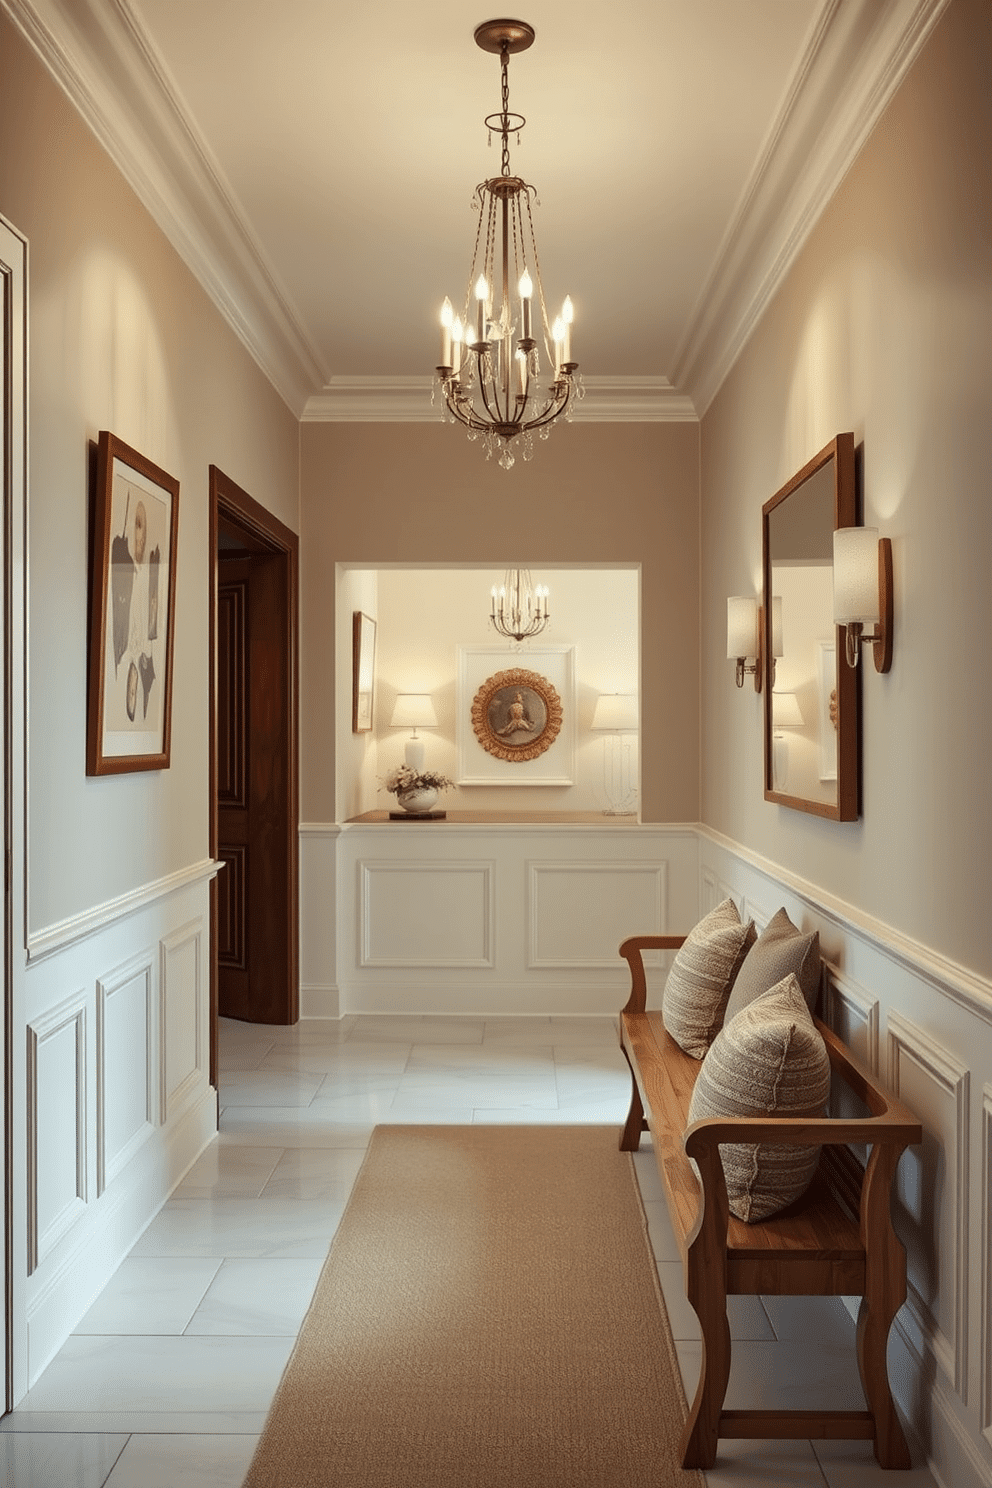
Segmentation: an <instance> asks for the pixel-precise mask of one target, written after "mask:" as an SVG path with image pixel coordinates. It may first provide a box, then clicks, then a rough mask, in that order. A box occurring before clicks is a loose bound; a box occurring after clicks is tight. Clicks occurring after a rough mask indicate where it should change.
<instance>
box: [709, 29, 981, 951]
mask: <svg viewBox="0 0 992 1488" xmlns="http://www.w3.org/2000/svg"><path fill="white" fill-rule="evenodd" d="M990 55H992V8H990V7H989V6H988V4H987V3H985V0H955V3H954V4H952V5H951V6H950V7H949V9H948V11H947V13H946V14H945V16H944V17H943V19H942V21H941V22H940V24H939V26H938V28H937V30H936V32H935V34H934V36H933V37H932V39H931V40H930V42H929V43H928V45H927V47H926V49H925V51H924V53H923V55H922V57H921V59H920V60H919V62H918V63H917V65H916V66H915V67H914V69H913V71H912V72H911V74H910V75H909V77H908V79H907V81H906V82H905V84H904V85H903V87H902V88H901V89H900V91H899V93H898V94H897V96H896V98H895V99H894V101H893V103H892V104H891V105H890V107H889V109H888V111H887V113H886V114H885V115H884V117H883V118H882V120H881V122H880V124H879V125H878V127H877V128H876V130H875V132H874V134H873V135H872V137H871V139H870V140H869V142H868V144H867V146H866V148H865V149H864V150H863V152H862V154H861V155H860V156H859V158H858V160H857V161H856V163H855V165H854V167H853V169H852V170H851V172H850V173H849V175H848V177H847V178H846V179H845V181H844V182H843V184H842V186H841V188H840V190H839V191H838V193H837V195H836V196H835V198H834V200H833V201H832V202H831V204H830V206H829V208H828V209H827V211H826V213H825V214H824V216H823V218H822V219H821V221H820V223H819V224H818V226H817V228H816V229H815V231H814V233H813V235H812V237H811V238H810V240H809V242H808V243H807V244H806V246H805V248H804V249H803V251H802V253H801V255H800V258H799V260H798V262H797V263H796V265H795V267H794V268H793V270H792V272H791V273H790V274H789V276H788V279H787V281H786V282H785V284H784V285H783V287H782V288H781V290H780V291H779V293H778V295H777V297H776V299H775V300H774V301H773V303H772V305H771V307H770V309H769V310H768V311H767V313H766V314H765V315H764V317H763V318H762V320H761V322H760V324H759V326H758V329H757V331H756V333H755V334H754V336H753V337H752V340H751V342H750V344H749V345H748V347H747V349H746V351H745V353H744V355H743V356H742V357H741V359H740V360H739V362H738V363H737V365H736V366H735V368H734V370H733V372H732V373H731V375H730V377H729V378H728V379H727V381H726V383H725V384H724V386H723V388H722V390H721V391H720V393H719V395H718V396H717V398H716V399H715V401H714V403H713V405H712V406H711V408H710V409H709V411H708V413H707V414H706V416H705V418H704V420H703V424H702V436H701V437H702V476H701V483H702V571H703V575H704V579H703V600H702V657H703V728H702V739H703V784H702V818H703V820H704V822H705V823H706V824H707V825H709V826H710V827H713V828H715V829H716V830H718V831H719V832H721V833H724V834H725V835H726V836H728V837H729V838H731V839H732V840H733V841H734V842H736V843H739V844H742V845H744V846H745V847H746V848H748V849H749V850H751V851H753V852H755V853H758V854H760V855H762V856H763V857H765V858H767V859H769V860H770V861H771V862H772V863H774V864H778V865H780V866H782V867H783V868H786V869H788V870H790V871H791V872H793V873H795V874H797V875H800V876H801V877H803V878H805V879H807V880H810V881H811V882H812V883H813V884H814V885H817V886H819V887H820V888H821V889H823V890H825V891H826V892H828V893H830V894H832V895H835V896H837V898H839V899H841V900H843V901H845V902H847V903H848V904H850V905H851V906H853V907H854V909H855V910H864V911H866V912H867V913H868V914H870V915H873V916H875V917H877V918H878V919H880V920H881V921H883V922H884V923H887V924H888V925H890V926H892V927H893V928H894V929H895V930H897V931H900V932H902V933H903V934H905V935H907V936H909V937H911V938H913V939H914V940H918V941H920V942H922V943H923V944H924V945H925V946H928V947H930V948H932V949H933V950H936V951H937V952H939V953H941V954H943V955H944V956H946V957H948V958H950V959H951V960H952V961H956V962H958V963H960V964H962V965H963V966H964V967H966V968H970V969H972V970H974V971H977V972H979V973H981V974H983V975H986V976H987V975H988V974H989V973H990V972H992V936H990V934H989V925H988V911H987V906H986V903H985V900H986V898H987V896H986V894H985V892H984V888H985V885H986V884H987V882H988V854H989V843H990V840H992V831H990V829H992V787H990V775H989V766H988V752H989V737H990V729H992V704H990V691H992V690H990V687H989V681H988V677H989V670H988V649H989V642H990V637H992V625H990V620H992V602H990V579H989V574H990V571H992V503H990V499H989V489H990V480H989V471H990V468H992V409H990V388H992V365H990V363H992V295H990V243H992V207H990V203H992V192H990V182H989V160H990V158H992V91H990V89H989V82H988V59H989V56H990ZM846 429H850V430H853V431H854V436H855V443H856V445H857V446H859V447H860V452H861V455H862V469H863V489H864V515H865V522H866V524H867V525H877V526H878V527H879V528H880V529H881V531H882V533H883V534H886V535H888V536H890V537H891V538H892V541H893V552H894V566H895V605H896V613H895V657H894V662H893V667H892V671H891V673H890V674H889V675H887V676H884V677H883V676H879V675H878V674H876V673H875V672H874V670H873V669H872V668H871V664H870V662H869V669H868V671H867V672H866V675H865V677H864V691H863V701H864V707H863V739H864V745H863V760H864V776H863V778H864V813H863V817H862V819H861V820H860V821H859V822H856V823H852V824H849V825H840V824H837V823H832V822H821V821H818V820H815V819H813V818H811V817H807V816H804V815H801V814H799V813H796V812H793V811H789V810H787V809H785V808H782V807H778V806H774V805H771V804H769V803H766V802H765V801H764V800H763V798H762V764H761V700H760V699H759V698H757V697H756V696H755V694H754V692H753V691H750V690H749V689H748V688H745V689H744V691H743V692H738V691H737V690H736V689H735V687H734V686H733V682H732V677H731V670H730V663H729V662H727V661H726V660H725V659H724V652H725V650H726V646H725V637H726V628H725V627H726V620H725V616H726V597H727V595H729V594H739V593H744V592H746V591H749V590H751V591H756V589H757V585H758V583H759V580H760V571H761V506H762V503H763V502H764V501H766V500H767V499H768V497H769V496H771V495H772V494H773V493H774V492H775V491H776V490H777V489H778V487H779V486H780V485H781V484H782V483H783V482H784V481H785V480H786V479H787V478H788V477H789V476H790V475H792V474H793V472H794V471H796V470H797V469H798V468H799V467H800V466H801V465H802V464H803V463H804V462H805V461H806V460H807V459H809V457H810V456H811V455H813V454H815V453H816V451H817V450H819V449H820V448H822V447H823V446H824V445H825V444H826V443H827V442H828V441H829V440H830V439H831V438H832V437H833V436H834V435H835V434H836V433H838V432H839V431H840V430H846Z"/></svg>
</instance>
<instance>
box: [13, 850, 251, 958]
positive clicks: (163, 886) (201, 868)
mask: <svg viewBox="0 0 992 1488" xmlns="http://www.w3.org/2000/svg"><path fill="white" fill-rule="evenodd" d="M223 866H224V865H223V864H222V863H219V862H217V861H216V860H214V859H213V858H204V859H203V860H202V862H199V863H192V864H190V866H189V867H188V868H180V869H179V871H178V872H177V873H170V874H168V875H167V876H166V877H165V878H159V879H156V880H154V882H152V883H147V884H141V885H140V886H139V887H138V888H136V889H131V890H129V891H128V893H126V894H121V895H120V896H119V897H118V898H116V899H108V900H106V901H105V902H104V903H103V904H97V905H95V906H94V907H93V908H92V909H86V910H84V911H83V912H82V914H78V915H73V916H71V918H69V919H67V920H60V921H59V923H58V924H56V925H49V926H48V927H47V929H44V930H38V931H35V932H34V933H33V934H29V936H28V942H27V953H28V960H29V961H31V962H34V961H41V960H42V959H43V958H44V957H46V956H54V955H55V954H56V953H57V952H59V951H65V950H68V948H69V947H70V946H73V945H76V944H78V942H79V941H81V940H85V939H86V937H87V936H90V935H95V934H97V932H98V931H100V930H105V929H106V928H107V926H108V925H112V924H113V923H114V922H115V921H117V920H122V919H124V918H125V917H126V916H127V915H133V914H137V912H138V910H140V909H146V908H147V906H148V905H149V904H154V903H155V901H156V900H157V899H164V898H165V897H166V895H167V894H175V893H178V892H179V890H180V889H188V888H189V887H190V886H191V885H193V884H198V883H205V882H207V881H208V880H210V879H211V878H215V877H216V876H217V874H218V873H219V872H220V870H221V868H222V867H223Z"/></svg>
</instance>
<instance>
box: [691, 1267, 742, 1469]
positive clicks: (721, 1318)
mask: <svg viewBox="0 0 992 1488" xmlns="http://www.w3.org/2000/svg"><path fill="white" fill-rule="evenodd" d="M687 1290H688V1296H689V1301H690V1302H691V1303H692V1306H693V1308H694V1310H695V1313H696V1316H697V1317H698V1318H699V1326H700V1328H701V1329H702V1334H703V1350H702V1358H701V1360H700V1365H699V1384H698V1385H697V1387H696V1397H695V1399H694V1400H693V1402H692V1408H691V1410H690V1411H689V1419H688V1420H687V1421H686V1424H685V1430H684V1431H683V1433H682V1466H683V1467H686V1468H689V1467H698V1468H708V1467H712V1466H713V1464H714V1462H715V1461H716V1449H717V1442H718V1440H719V1436H720V1414H721V1412H722V1410H723V1401H724V1396H725V1395H726V1393H727V1382H728V1380H729V1379H730V1348H731V1345H730V1324H729V1322H728V1321H727V1294H726V1292H725V1291H724V1290H723V1288H722V1287H721V1286H720V1285H719V1282H718V1281H709V1280H708V1281H705V1282H704V1283H703V1284H702V1285H701V1286H700V1285H699V1283H698V1280H697V1284H696V1285H692V1284H690V1286H689V1287H688V1289H687Z"/></svg>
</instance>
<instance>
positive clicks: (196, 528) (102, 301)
mask: <svg viewBox="0 0 992 1488" xmlns="http://www.w3.org/2000/svg"><path fill="white" fill-rule="evenodd" d="M0 138H2V140H3V150H2V151H0V211H2V212H3V214H4V216H5V217H6V218H7V219H8V220H9V221H10V222H11V223H12V224H13V225H14V226H15V227H16V228H17V229H18V230H19V231H20V232H21V233H23V234H24V235H25V236H26V237H27V238H28V239H29V243H30V248H29V274H30V280H29V283H30V307H31V308H30V358H31V362H30V394H29V395H30V429H29V447H30V460H31V471H30V497H29V506H30V511H29V542H30V566H29V587H30V597H29V652H28V671H29V688H30V710H29V724H28V727H29V740H28V787H29V802H30V805H29V822H28V834H29V854H30V856H29V893H30V906H29V916H30V925H31V927H32V928H40V927H43V926H48V925H50V924H52V923H54V922H56V921H59V920H62V919H64V918H66V917H69V916H72V915H74V914H77V913H80V912H82V911H83V910H85V909H88V908H90V907H92V906H94V905H97V904H100V903H102V902H104V901H106V900H108V899H111V898H115V897H117V896H118V895H120V894H123V893H126V892H128V891H129V890H131V889H133V888H135V887H136V886H139V885H142V884H145V883H149V882H152V881H155V880H158V879H159V878H161V877H163V876H165V875H167V874H169V873H173V872H175V871H177V870H179V869H181V868H183V867H185V866H187V865H189V864H191V863H194V862H197V861H200V860H202V859H204V858H205V857H206V856H207V663H208V656H207V602H206V601H207V573H208V570H207V561H208V540H207V496H208V476H207V471H208V467H209V465H210V464H211V463H214V464H217V465H219V466H220V467H221V468H222V469H223V470H224V471H225V472H226V473H227V474H228V475H230V476H231V477H232V478H233V479H234V480H236V481H237V482H238V483H239V484H241V485H242V486H244V487H245V488H246V489H247V490H248V491H250V492H251V493H252V495H254V496H255V497H256V498H257V499H258V500H259V501H261V502H262V503H263V504H264V505H266V506H268V507H270V508H271V509H272V510H273V511H274V512H275V513H276V514H277V515H278V516H279V517H280V518H281V519H282V520H283V521H284V522H286V523H287V524H288V525H289V526H291V527H293V528H294V529H295V528H296V527H297V525H298V448H299V443H298V425H297V423H296V420H295V419H294V417H293V415H292V414H291V412H290V411H289V409H288V408H287V407H286V406H285V405H284V404H283V403H282V401H281V400H280V399H279V398H278V396H277V395H276V394H275V393H274V392H273V390H272V388H271V386H270V385H269V384H268V382H267V381H266V379H265V378H264V377H263V375H262V373H261V372H260V371H259V369H258V368H257V367H256V365H255V363H254V362H253V361H252V360H251V358H250V357H249V356H248V354H247V352H246V351H245V350H244V348H243V347H242V346H241V344H240V343H239V342H238V341H237V339H236V338H235V336H234V335H233V333H232V332H231V331H230V330H229V329H228V327H227V326H226V324H225V323H224V322H223V321H222V320H221V318H220V316H219V314H218V313H217V311H216V310H215V309H214V307H213V306H212V304H211V303H210V301H209V300H208V299H207V297H206V295H205V294H204V292H203V291H202V290H201V288H200V287H199V285H198V284H197V282H196V281H195V280H194V278H193V276H192V275H191V274H190V273H189V271H188V270H187V269H186V268H185V267H184V266H183V264H182V263H181V262H180V261H179V259H178V257H177V256H176V254H175V253H174V252H173V250H172V248H171V247H170V246H169V244H168V243H167V241H166V240H165V238H164V237H163V235H162V234H161V233H160V232H159V230H158V229H157V228H156V227H155V225H154V224H153V222H152V221H151V219H150V218H149V216H148V215H147V213H146V212H145V211H144V210H143V208H142V207H141V206H140V205H139V204H138V202H137V201H136V199H135V198H134V196H133V194H132V193H131V191H130V189H129V188H128V187H127V186H126V184H125V183H124V182H123V180H122V178H121V177H120V175H119V174H118V173H117V171H116V170H115V169H114V167H113V166H112V165H111V163H110V161H109V159H108V158H107V156H106V155H105V153H104V152H103V150H102V149H101V148H100V147H99V146H98V144H97V143H96V141H95V140H94V138H93V137H92V135H91V134H90V133H89V131H88V130H87V129H86V127H85V126H84V124H83V123H82V122H81V120H80V118H79V116H78V115H77V114H76V112H75V110H74V109H73V108H72V107H71V106H70V105H69V104H68V102H67V101H66V100H65V98H64V97H63V95H62V93H61V92H60V91H59V89H57V88H56V86H55V85H54V84H53V83H52V81H51V79H50V78H49V76H48V74H47V72H46V71H45V70H44V69H43V68H42V67H41V65H40V64H39V62H38V61H37V59H36V57H35V56H34V54H33V53H32V52H31V51H30V49H29V48H28V47H27V46H26V45H25V43H24V42H23V40H22V39H21V37H20V35H19V34H18V33H17V32H16V31H15V30H14V29H13V27H12V26H11V24H10V22H9V21H8V20H7V18H6V17H5V16H4V15H0ZM101 429H110V430H112V431H113V432H114V433H115V434H117V435H118V436H119V437H120V438H122V439H123V440H125V441H126V442H127V443H128V444H131V445H133V446H134V447H136V448H137V449H139V450H140V451H141V452H142V453H143V454H145V455H147V456H148V457H149V458H150V459H151V460H153V461H154V462H155V463H156V464H158V465H160V466H162V467H163V468H164V469H165V470H167V471H169V472H170V474H172V475H174V476H176V477H178V479H179V481H180V515H179V554H178V565H177V612H178V615H177V626H176V650H175V674H174V687H175V692H174V707H173V734H172V768H171V769H170V770H168V771H164V772H156V773H145V774H137V775H125V776H119V777H114V776H111V777H105V778H102V779H88V778H87V777H86V774H85V738H86V631H87V449H88V444H89V442H90V441H92V440H95V439H96V438H97V435H98V433H99V431H100V430H101Z"/></svg>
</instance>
